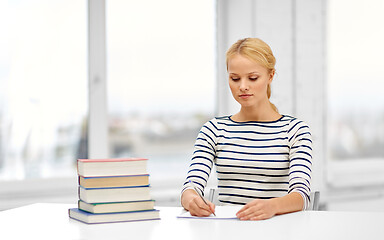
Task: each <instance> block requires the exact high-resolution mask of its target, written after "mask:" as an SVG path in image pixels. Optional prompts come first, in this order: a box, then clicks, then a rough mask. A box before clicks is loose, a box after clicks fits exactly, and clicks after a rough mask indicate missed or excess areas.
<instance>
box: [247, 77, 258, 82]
mask: <svg viewBox="0 0 384 240" xmlns="http://www.w3.org/2000/svg"><path fill="white" fill-rule="evenodd" d="M249 80H251V81H256V80H257V77H250V78H249Z"/></svg>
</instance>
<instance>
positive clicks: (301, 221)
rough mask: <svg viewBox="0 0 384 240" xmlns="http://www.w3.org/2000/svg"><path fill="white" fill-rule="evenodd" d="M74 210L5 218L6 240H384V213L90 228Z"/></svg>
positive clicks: (168, 213) (26, 210)
mask: <svg viewBox="0 0 384 240" xmlns="http://www.w3.org/2000/svg"><path fill="white" fill-rule="evenodd" d="M70 207H75V205H74V204H73V205H72V204H43V203H39V204H33V205H28V206H25V207H21V208H16V209H11V210H8V211H3V212H0V239H4V240H6V239H7V240H8V239H55V240H56V239H92V240H95V239H104V240H109V239H132V240H140V239H161V240H169V239H183V240H184V239H198V240H203V239H209V240H215V239H220V240H226V239H231V240H235V239H263V240H264V239H279V240H282V239H295V240H299V239H305V240H313V239H326V240H329V239H338V240H339V239H348V240H350V239H359V240H361V239H363V240H364V239H384V212H378V213H372V212H316V211H307V212H297V213H292V214H286V215H281V216H276V217H273V218H271V219H269V220H265V221H239V220H204V219H178V218H176V216H177V215H178V214H179V213H180V212H181V208H172V207H156V208H157V209H160V216H161V218H162V220H156V221H143V222H125V223H111V224H95V225H87V224H84V223H81V222H78V221H76V220H72V219H69V218H68V208H70Z"/></svg>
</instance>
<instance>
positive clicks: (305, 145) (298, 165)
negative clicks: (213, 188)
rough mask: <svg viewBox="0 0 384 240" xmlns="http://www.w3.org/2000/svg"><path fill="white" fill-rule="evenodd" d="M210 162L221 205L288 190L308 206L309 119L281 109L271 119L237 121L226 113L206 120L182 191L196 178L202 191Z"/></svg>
mask: <svg viewBox="0 0 384 240" xmlns="http://www.w3.org/2000/svg"><path fill="white" fill-rule="evenodd" d="M213 164H215V165H216V171H217V177H218V192H219V197H218V200H219V201H220V203H221V204H223V205H232V204H246V203H248V202H250V201H252V200H253V199H269V198H274V197H282V196H284V195H286V194H288V193H291V192H297V193H299V194H300V195H301V196H302V197H303V199H304V209H306V208H307V207H308V206H309V195H310V184H311V172H312V171H311V168H312V138H311V133H310V130H309V127H308V125H306V124H305V123H304V122H303V121H300V120H298V119H296V118H294V117H291V116H287V115H283V116H282V117H281V118H280V119H279V120H276V121H271V122H258V121H249V122H236V121H233V120H232V119H231V117H230V116H225V117H218V118H214V119H212V120H210V121H209V122H207V123H205V124H204V126H203V127H202V128H201V130H200V132H199V134H198V137H197V139H196V143H195V148H194V153H193V157H192V159H191V164H190V167H189V171H188V174H187V178H186V181H185V182H184V186H183V192H184V191H185V190H186V189H190V188H192V187H191V186H190V184H189V182H188V181H189V180H191V181H192V182H194V183H195V185H196V187H198V190H199V191H201V193H202V194H203V192H204V188H205V186H206V184H207V181H208V178H209V175H210V173H211V169H212V167H213Z"/></svg>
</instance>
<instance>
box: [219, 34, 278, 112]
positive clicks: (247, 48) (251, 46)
mask: <svg viewBox="0 0 384 240" xmlns="http://www.w3.org/2000/svg"><path fill="white" fill-rule="evenodd" d="M236 54H240V55H242V56H244V57H247V58H249V59H250V60H252V61H254V62H257V63H259V64H261V65H262V66H264V67H265V68H266V69H267V70H268V72H269V73H275V71H276V69H275V64H276V59H275V56H273V53H272V50H271V48H270V47H269V46H268V44H266V43H265V42H264V41H263V40H261V39H259V38H244V39H240V40H238V41H237V42H235V43H234V44H233V45H232V46H231V47H230V48H229V49H228V51H227V53H226V64H227V69H228V61H229V60H230V59H231V58H232V57H233V56H234V55H236ZM267 96H268V99H269V98H270V97H271V85H270V84H268V88H267ZM270 104H271V106H272V108H273V110H275V111H276V112H278V110H277V107H276V106H275V105H274V104H273V103H271V102H270Z"/></svg>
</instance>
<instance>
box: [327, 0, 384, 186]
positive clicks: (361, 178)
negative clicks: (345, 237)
mask: <svg viewBox="0 0 384 240" xmlns="http://www.w3.org/2000/svg"><path fill="white" fill-rule="evenodd" d="M328 4H329V8H328V10H329V14H328V43H327V44H328V66H329V68H328V89H327V90H328V110H329V111H328V114H329V122H328V123H329V125H328V148H329V154H330V156H329V161H328V163H327V164H328V166H329V167H328V170H329V171H328V177H329V183H330V184H331V185H332V186H336V187H337V186H361V185H367V184H368V185H369V184H374V185H375V184H376V185H377V184H380V182H381V183H382V182H384V178H383V174H382V171H383V170H384V68H383V61H382V58H383V55H384V46H383V44H382V43H383V42H384V29H383V28H382V24H381V23H382V22H383V21H384V15H383V12H384V1H380V0H373V1H367V2H362V1H358V0H355V1H329V3H328Z"/></svg>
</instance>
